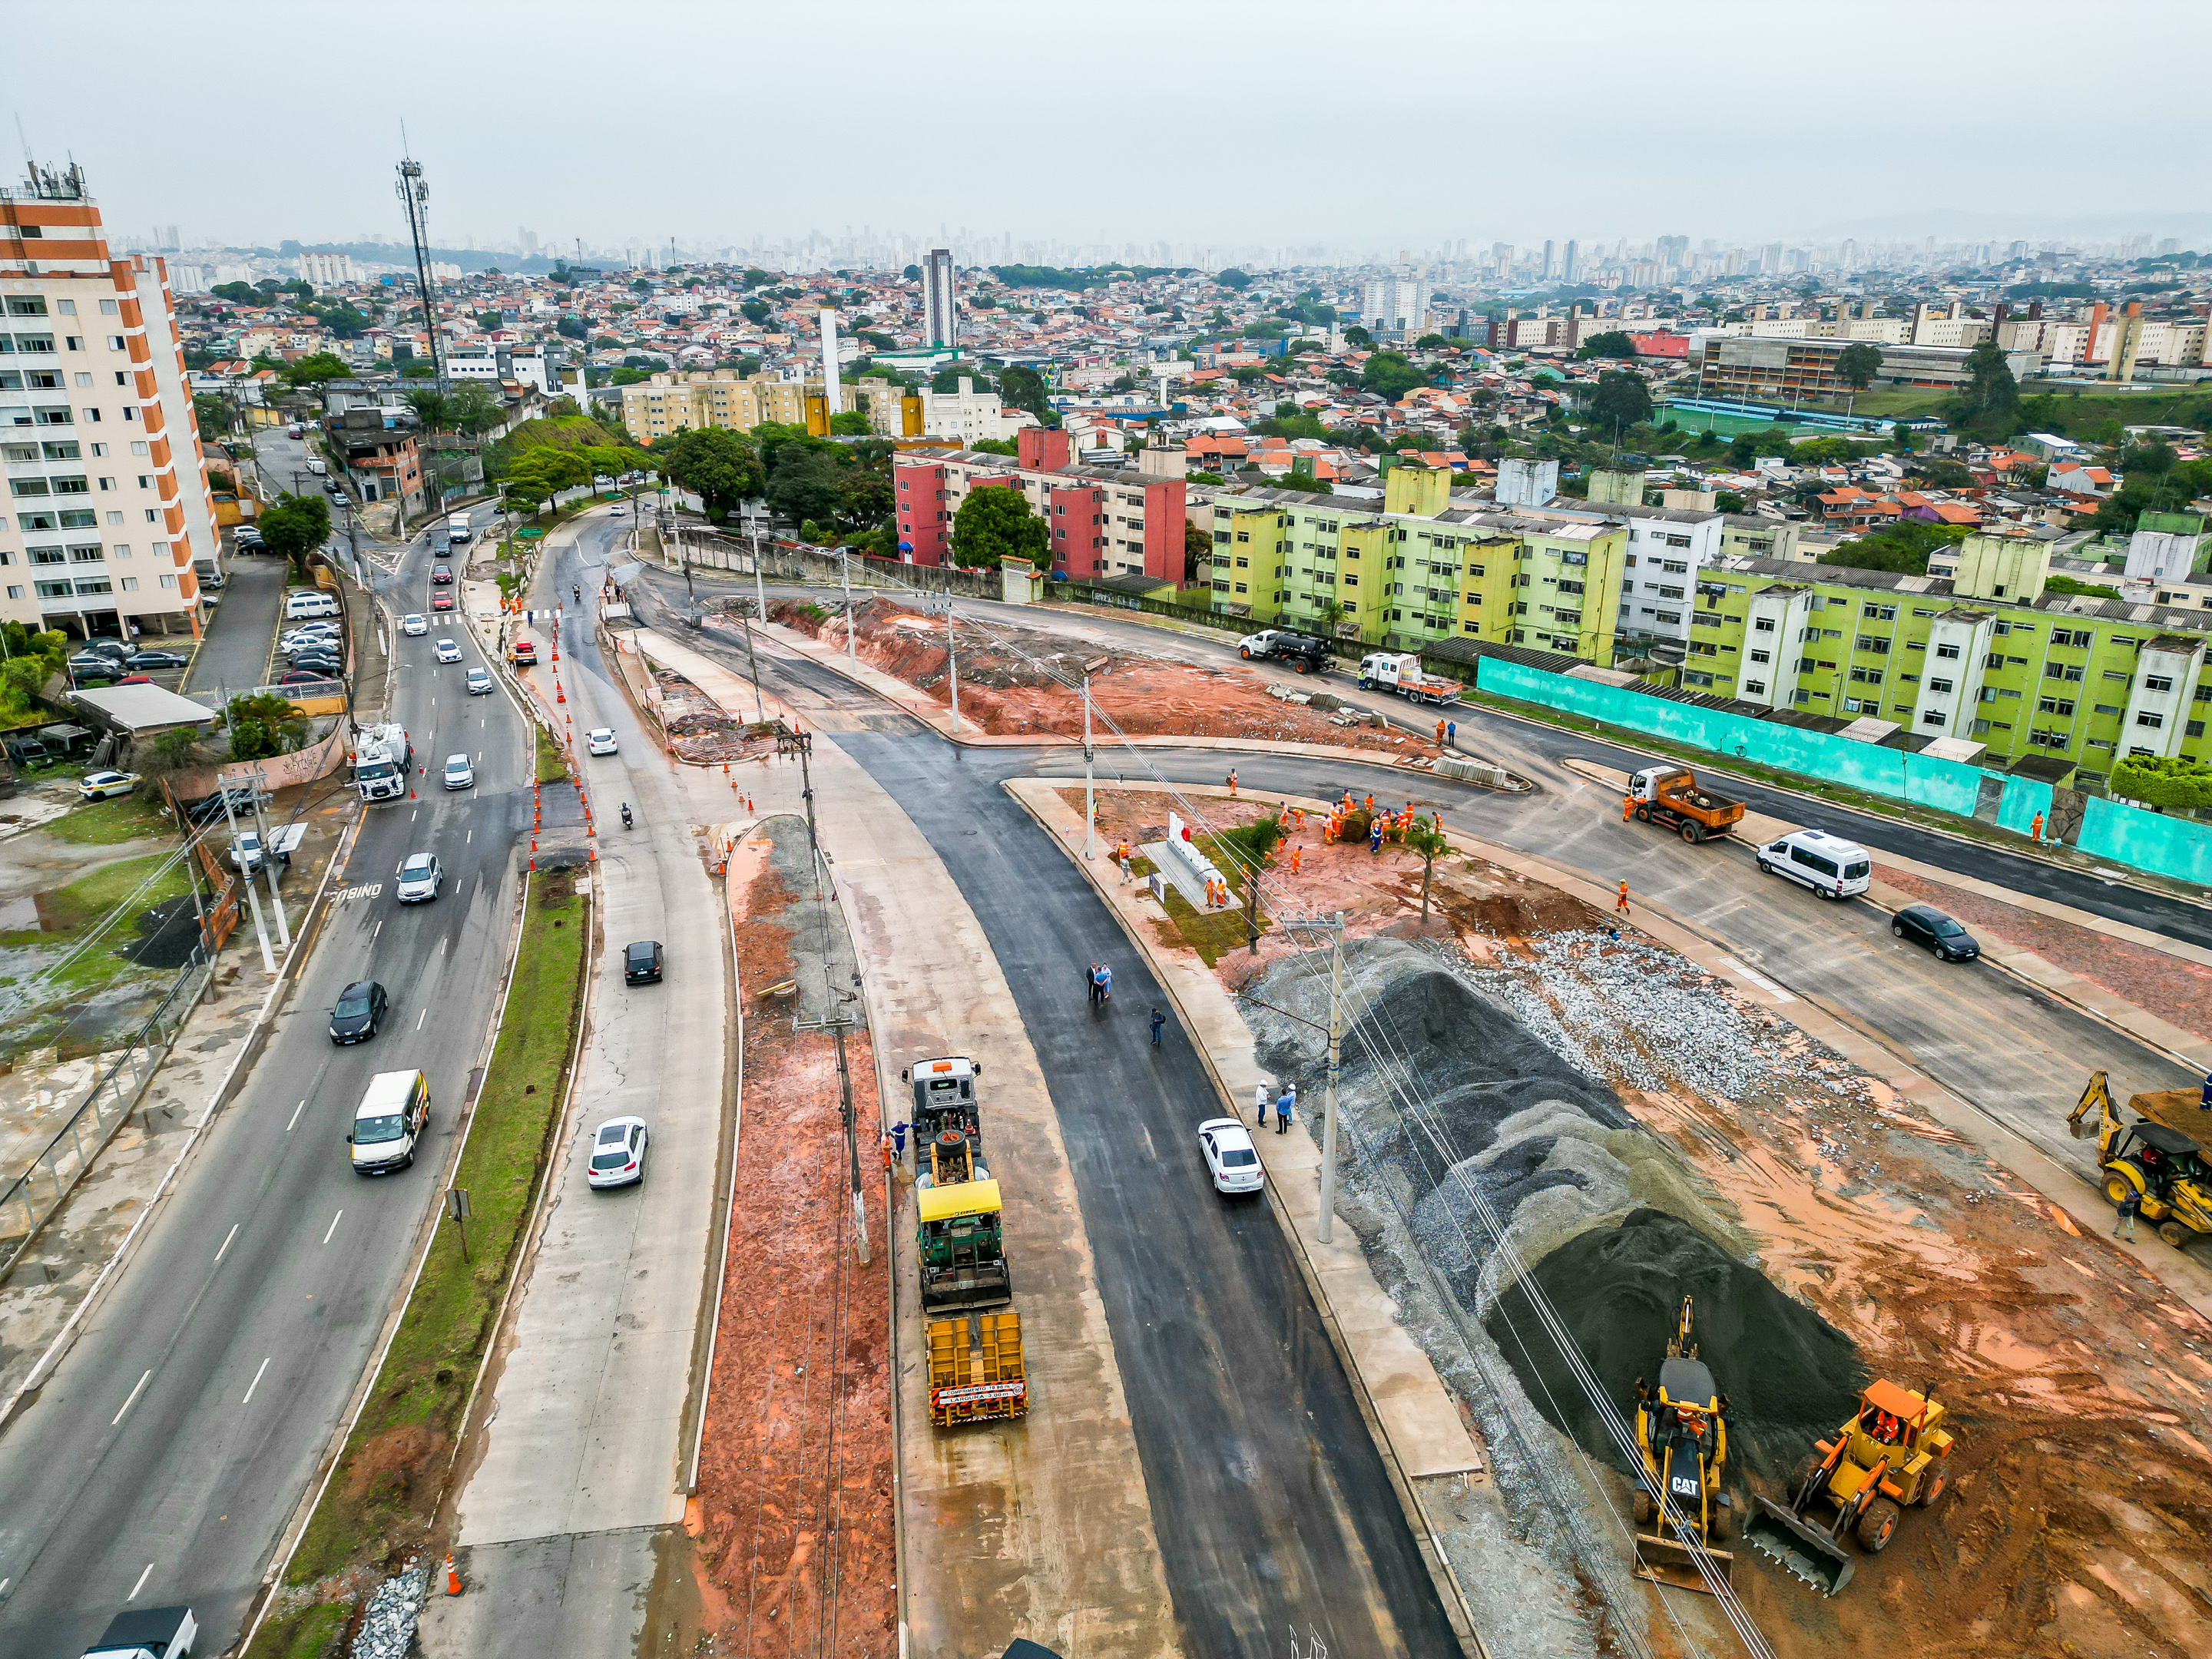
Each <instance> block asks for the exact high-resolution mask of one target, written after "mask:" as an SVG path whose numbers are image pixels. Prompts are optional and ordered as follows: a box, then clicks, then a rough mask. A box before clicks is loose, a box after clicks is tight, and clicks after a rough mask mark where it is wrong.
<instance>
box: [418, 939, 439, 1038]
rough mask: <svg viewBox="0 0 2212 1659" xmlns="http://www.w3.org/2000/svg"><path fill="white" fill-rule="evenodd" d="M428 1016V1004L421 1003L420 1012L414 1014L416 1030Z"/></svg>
mask: <svg viewBox="0 0 2212 1659" xmlns="http://www.w3.org/2000/svg"><path fill="white" fill-rule="evenodd" d="M439 948H440V949H441V950H442V949H443V948H444V945H443V943H442V942H441V945H440V947H439ZM428 1018H430V1006H429V1004H428V1003H425V1004H423V1005H422V1012H421V1013H419V1014H417V1015H416V1016H415V1029H416V1030H418V1031H419V1030H422V1022H423V1021H424V1020H426V1019H428Z"/></svg>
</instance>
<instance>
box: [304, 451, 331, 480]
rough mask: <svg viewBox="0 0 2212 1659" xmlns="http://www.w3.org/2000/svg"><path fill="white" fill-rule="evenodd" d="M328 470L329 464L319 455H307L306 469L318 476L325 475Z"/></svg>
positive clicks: (329, 468)
mask: <svg viewBox="0 0 2212 1659" xmlns="http://www.w3.org/2000/svg"><path fill="white" fill-rule="evenodd" d="M330 470H331V464H330V463H329V462H328V461H326V460H325V459H323V458H322V457H321V456H319V455H310V456H308V457H307V471H310V472H312V473H313V474H314V475H315V476H316V477H318V478H320V477H325V476H326V475H327V474H328V473H329V471H330Z"/></svg>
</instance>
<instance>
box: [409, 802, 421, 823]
mask: <svg viewBox="0 0 2212 1659" xmlns="http://www.w3.org/2000/svg"><path fill="white" fill-rule="evenodd" d="M419 817H422V808H421V807H419V806H418V807H416V809H415V810H414V811H411V812H410V813H409V814H408V815H407V822H408V823H414V822H415V820H416V818H419Z"/></svg>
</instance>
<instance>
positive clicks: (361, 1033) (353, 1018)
mask: <svg viewBox="0 0 2212 1659" xmlns="http://www.w3.org/2000/svg"><path fill="white" fill-rule="evenodd" d="M384 1010H385V995H384V987H382V986H381V985H379V984H378V983H377V982H376V981H374V980H373V979H362V980H356V981H354V982H353V983H352V984H350V985H349V986H347V987H345V990H344V992H343V994H341V995H340V996H339V998H338V1000H337V1006H336V1007H334V1008H332V1009H331V1042H366V1041H367V1040H368V1038H370V1037H373V1036H375V1035H376V1028H377V1027H378V1026H380V1025H381V1024H384Z"/></svg>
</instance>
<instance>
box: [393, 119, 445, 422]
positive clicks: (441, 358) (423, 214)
mask: <svg viewBox="0 0 2212 1659" xmlns="http://www.w3.org/2000/svg"><path fill="white" fill-rule="evenodd" d="M398 191H399V201H400V204H401V205H402V206H404V208H405V209H406V210H407V234H408V235H409V236H410V237H411V238H413V239H414V243H415V280H416V283H417V284H418V285H419V286H420V287H421V289H422V331H423V332H424V333H425V334H426V335H428V337H429V340H430V370H431V373H432V374H434V375H435V377H436V380H435V384H436V385H437V386H438V387H439V388H440V389H441V390H442V389H443V388H444V386H445V384H446V356H445V353H444V352H443V351H441V350H440V349H439V347H438V313H437V310H436V308H435V306H434V304H433V303H432V295H431V288H430V186H429V185H428V183H427V182H425V180H424V179H423V177H422V163H421V162H420V161H416V159H415V158H414V157H413V156H411V155H410V156H408V157H407V158H406V159H405V160H404V161H401V162H400V163H399V183H398Z"/></svg>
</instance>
